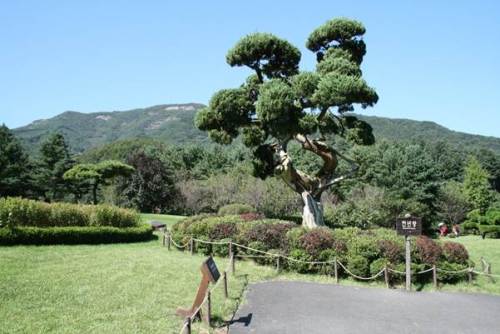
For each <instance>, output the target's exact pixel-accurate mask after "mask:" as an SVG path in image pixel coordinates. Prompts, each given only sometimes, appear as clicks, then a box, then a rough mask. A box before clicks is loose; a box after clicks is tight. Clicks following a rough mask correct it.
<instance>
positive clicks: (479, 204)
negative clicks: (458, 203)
mask: <svg viewBox="0 0 500 334" xmlns="http://www.w3.org/2000/svg"><path fill="white" fill-rule="evenodd" d="M489 178H490V175H489V174H488V172H487V171H486V170H485V169H484V168H483V167H482V166H481V163H480V162H479V161H478V160H477V159H476V158H475V157H471V158H470V159H469V161H468V163H467V166H466V167H465V175H464V193H465V195H466V197H467V201H468V202H469V204H470V206H471V207H472V209H479V211H480V212H481V213H484V212H485V211H486V209H487V208H488V207H489V205H490V203H491V201H492V199H493V194H492V193H491V188H490V183H489Z"/></svg>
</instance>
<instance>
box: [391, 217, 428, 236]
mask: <svg viewBox="0 0 500 334" xmlns="http://www.w3.org/2000/svg"><path fill="white" fill-rule="evenodd" d="M396 231H397V232H398V234H399V235H405V236H408V235H421V234H422V219H421V218H417V217H408V218H398V219H397V220H396Z"/></svg>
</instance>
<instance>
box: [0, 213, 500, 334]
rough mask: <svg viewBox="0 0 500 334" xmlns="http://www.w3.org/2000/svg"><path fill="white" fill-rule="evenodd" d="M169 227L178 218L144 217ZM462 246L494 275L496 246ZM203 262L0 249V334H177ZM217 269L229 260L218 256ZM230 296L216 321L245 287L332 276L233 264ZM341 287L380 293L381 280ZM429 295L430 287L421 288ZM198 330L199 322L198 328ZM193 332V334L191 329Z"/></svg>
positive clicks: (496, 289) (105, 250) (220, 301)
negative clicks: (482, 259)
mask: <svg viewBox="0 0 500 334" xmlns="http://www.w3.org/2000/svg"><path fill="white" fill-rule="evenodd" d="M143 217H144V219H148V220H149V219H155V220H162V221H165V222H166V223H167V224H172V223H173V222H174V221H175V220H176V219H179V218H178V217H173V216H159V215H154V216H153V215H143ZM454 241H458V242H462V243H464V244H465V245H466V246H467V248H468V249H469V252H470V254H471V257H472V259H473V260H474V261H476V262H477V263H478V264H479V258H480V257H481V256H484V257H485V258H486V259H487V260H488V261H489V262H491V263H492V268H493V273H497V274H500V240H494V239H486V240H481V239H480V238H479V237H476V236H468V237H461V238H458V239H454ZM203 259H204V257H203V256H201V255H197V254H195V255H193V256H191V255H189V253H187V252H186V253H184V252H181V251H177V250H175V249H172V251H170V252H168V251H167V250H166V248H164V247H161V240H154V241H151V242H146V243H135V244H114V245H97V246H95V245H94V246H90V245H78V246H40V247H37V246H15V247H0V301H1V303H0V324H1V326H0V333H114V334H116V333H178V331H179V329H180V327H181V326H182V319H180V318H178V317H177V316H175V315H174V313H175V309H176V308H177V307H178V306H184V307H188V306H190V304H191V303H192V301H193V298H194V295H195V293H196V288H197V286H198V283H199V280H200V271H199V268H200V264H201V262H202V261H203ZM215 260H216V263H217V265H218V267H219V269H220V270H221V271H222V270H224V268H226V266H227V265H228V260H227V259H222V258H216V259H215ZM229 278H230V280H229V292H230V298H229V299H228V300H224V298H223V291H222V289H221V288H222V285H219V286H218V288H217V289H216V290H215V292H214V294H213V303H212V304H213V312H214V316H215V321H216V322H218V323H219V324H220V323H221V322H222V320H221V319H230V318H231V314H232V312H234V311H235V308H236V305H237V304H238V302H240V301H241V298H242V296H243V292H244V290H245V286H246V285H247V284H248V283H249V282H255V281H262V280H272V279H280V280H305V281H316V282H327V283H333V279H332V278H331V277H326V276H321V275H300V274H296V273H281V274H279V275H277V274H276V272H275V270H274V268H272V267H270V266H258V265H256V264H254V263H252V262H251V261H243V262H237V266H236V276H231V275H229ZM341 283H342V284H355V285H364V286H366V285H369V286H377V287H383V286H384V283H383V281H377V282H372V283H368V284H366V283H360V282H355V281H353V280H342V281H341ZM423 289H424V290H431V289H432V286H431V285H429V284H428V285H426V286H425V287H423ZM442 289H443V290H448V291H450V290H453V291H467V292H490V293H500V280H497V282H496V283H490V282H489V281H488V280H486V279H484V278H481V277H480V278H478V280H477V281H475V282H474V284H472V285H468V284H467V283H461V284H458V285H454V286H450V285H445V286H443V287H442ZM196 326H199V323H197V324H196ZM197 330H198V328H197Z"/></svg>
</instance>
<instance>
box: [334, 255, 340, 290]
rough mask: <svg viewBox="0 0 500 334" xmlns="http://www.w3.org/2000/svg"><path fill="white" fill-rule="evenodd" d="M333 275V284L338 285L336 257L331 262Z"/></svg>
mask: <svg viewBox="0 0 500 334" xmlns="http://www.w3.org/2000/svg"><path fill="white" fill-rule="evenodd" d="M333 274H334V275H335V283H336V284H339V268H338V265H337V257H335V259H334V260H333Z"/></svg>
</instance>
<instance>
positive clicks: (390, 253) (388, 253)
mask: <svg viewBox="0 0 500 334" xmlns="http://www.w3.org/2000/svg"><path fill="white" fill-rule="evenodd" d="M378 247H379V248H380V253H381V255H382V256H383V257H384V258H385V260H387V261H389V262H390V263H398V262H401V261H403V260H404V248H403V246H402V245H401V244H399V243H397V242H395V241H392V240H379V241H378Z"/></svg>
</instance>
